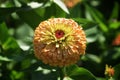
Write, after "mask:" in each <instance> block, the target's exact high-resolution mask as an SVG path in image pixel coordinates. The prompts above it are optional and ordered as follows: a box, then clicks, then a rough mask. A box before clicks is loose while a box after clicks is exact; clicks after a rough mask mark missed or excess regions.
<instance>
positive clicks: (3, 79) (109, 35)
mask: <svg viewBox="0 0 120 80" xmlns="http://www.w3.org/2000/svg"><path fill="white" fill-rule="evenodd" d="M119 11H120V4H119V0H111V1H108V0H82V1H81V2H80V3H78V4H77V5H76V6H74V7H72V8H67V7H66V5H65V4H64V3H63V2H62V1H61V0H0V80H60V79H61V77H63V80H106V77H105V75H104V71H105V65H106V64H108V65H111V66H113V67H114V69H115V74H114V76H113V80H119V79H120V44H119V45H112V43H113V41H114V39H115V37H116V36H117V35H118V34H120V16H119V15H120V13H119ZM51 17H64V18H70V19H73V20H75V21H76V22H77V23H78V24H79V25H81V26H83V29H84V30H85V33H86V37H87V49H86V54H85V55H84V56H82V57H81V60H80V61H79V62H78V63H77V64H76V65H72V66H70V67H67V68H66V73H67V76H65V77H64V74H63V73H61V71H62V70H61V69H60V68H56V67H50V66H48V65H45V64H43V63H42V62H41V61H39V60H37V59H36V58H35V57H34V54H33V53H34V52H33V44H32V40H33V34H34V29H35V28H36V27H37V26H38V24H39V23H40V22H41V21H43V20H46V19H49V18H51ZM118 40H119V42H120V39H118ZM61 80H62V79H61Z"/></svg>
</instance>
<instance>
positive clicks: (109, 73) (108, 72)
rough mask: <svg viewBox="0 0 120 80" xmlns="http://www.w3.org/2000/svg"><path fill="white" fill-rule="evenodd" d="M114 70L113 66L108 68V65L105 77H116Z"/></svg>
mask: <svg viewBox="0 0 120 80" xmlns="http://www.w3.org/2000/svg"><path fill="white" fill-rule="evenodd" d="M114 72H115V71H114V68H112V66H108V65H106V68H105V75H107V76H109V77H112V76H113V75H114Z"/></svg>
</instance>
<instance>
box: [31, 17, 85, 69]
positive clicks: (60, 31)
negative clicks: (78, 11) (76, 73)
mask: <svg viewBox="0 0 120 80" xmlns="http://www.w3.org/2000/svg"><path fill="white" fill-rule="evenodd" d="M33 43H34V52H35V56H36V57H37V58H38V59H40V60H42V61H43V63H45V64H49V65H51V66H59V67H63V66H68V65H71V64H74V63H76V62H77V61H78V60H79V58H80V55H83V54H85V49H86V36H85V33H84V31H83V30H82V27H81V26H79V25H78V24H77V23H76V22H75V21H73V20H72V19H65V18H52V19H49V20H46V21H43V22H41V23H40V24H39V26H38V27H37V28H36V29H35V33H34V41H33Z"/></svg>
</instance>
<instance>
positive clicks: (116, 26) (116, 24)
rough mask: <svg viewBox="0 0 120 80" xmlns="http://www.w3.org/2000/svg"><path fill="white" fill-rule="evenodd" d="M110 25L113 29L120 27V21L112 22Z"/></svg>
mask: <svg viewBox="0 0 120 80" xmlns="http://www.w3.org/2000/svg"><path fill="white" fill-rule="evenodd" d="M109 26H110V28H111V29H118V28H119V27H120V21H119V22H118V21H115V22H110V25H109Z"/></svg>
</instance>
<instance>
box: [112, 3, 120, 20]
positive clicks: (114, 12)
mask: <svg viewBox="0 0 120 80" xmlns="http://www.w3.org/2000/svg"><path fill="white" fill-rule="evenodd" d="M118 17H119V3H118V2H115V3H114V7H113V10H112V13H111V16H110V20H112V19H117V18H118Z"/></svg>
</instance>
